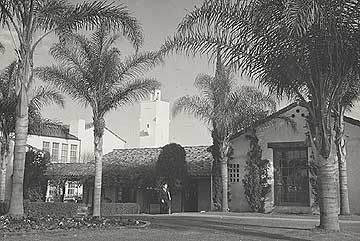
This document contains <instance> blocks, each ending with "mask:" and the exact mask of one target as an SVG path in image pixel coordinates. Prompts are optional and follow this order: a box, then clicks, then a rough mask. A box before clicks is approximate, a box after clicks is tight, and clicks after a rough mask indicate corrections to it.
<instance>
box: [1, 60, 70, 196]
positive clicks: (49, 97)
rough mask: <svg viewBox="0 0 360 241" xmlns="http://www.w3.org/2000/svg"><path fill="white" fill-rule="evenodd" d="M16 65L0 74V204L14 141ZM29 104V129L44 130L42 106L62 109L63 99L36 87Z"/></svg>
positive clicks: (51, 90) (57, 94) (50, 91)
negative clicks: (52, 105)
mask: <svg viewBox="0 0 360 241" xmlns="http://www.w3.org/2000/svg"><path fill="white" fill-rule="evenodd" d="M17 70H18V69H17V63H16V62H14V63H12V64H10V65H9V66H8V67H6V68H5V69H4V70H3V71H2V72H1V74H0V132H1V137H0V145H1V147H2V149H1V155H0V158H1V159H0V163H1V164H0V168H1V170H0V176H1V178H0V202H4V201H5V182H6V166H7V163H8V161H9V158H10V156H11V153H10V141H11V140H13V139H14V132H15V120H16V116H15V110H16V94H15V82H16V76H17V74H16V71H17ZM30 98H31V100H30V103H29V129H30V130H34V129H38V128H41V129H44V128H46V124H48V122H49V121H48V120H45V119H44V118H43V117H42V115H41V113H40V111H41V109H42V108H43V107H44V106H47V105H51V104H57V105H60V106H62V107H63V105H64V98H63V96H62V95H61V94H60V92H59V91H57V90H55V89H53V88H50V87H49V86H46V87H38V88H36V89H34V90H33V91H32V93H31V97H30Z"/></svg>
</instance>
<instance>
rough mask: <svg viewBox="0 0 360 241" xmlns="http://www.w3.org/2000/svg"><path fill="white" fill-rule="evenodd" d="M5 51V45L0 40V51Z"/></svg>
mask: <svg viewBox="0 0 360 241" xmlns="http://www.w3.org/2000/svg"><path fill="white" fill-rule="evenodd" d="M4 52H5V47H4V45H3V44H2V43H1V42H0V53H2V54H3V53H4Z"/></svg>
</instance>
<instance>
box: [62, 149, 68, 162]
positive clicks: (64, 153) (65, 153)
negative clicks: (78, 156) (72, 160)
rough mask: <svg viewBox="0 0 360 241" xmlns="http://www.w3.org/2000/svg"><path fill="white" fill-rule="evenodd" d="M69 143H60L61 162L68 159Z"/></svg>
mask: <svg viewBox="0 0 360 241" xmlns="http://www.w3.org/2000/svg"><path fill="white" fill-rule="evenodd" d="M68 149H69V145H68V144H62V145H61V162H64V163H65V162H67V161H68V152H69V150H68Z"/></svg>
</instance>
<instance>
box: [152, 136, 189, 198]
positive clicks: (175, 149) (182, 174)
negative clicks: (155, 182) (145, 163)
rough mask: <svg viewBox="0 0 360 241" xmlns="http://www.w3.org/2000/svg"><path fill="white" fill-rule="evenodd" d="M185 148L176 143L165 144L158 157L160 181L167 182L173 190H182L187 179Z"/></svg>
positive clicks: (157, 168)
mask: <svg viewBox="0 0 360 241" xmlns="http://www.w3.org/2000/svg"><path fill="white" fill-rule="evenodd" d="M185 158H186V153H185V149H184V148H183V147H182V146H181V145H179V144H176V143H170V144H168V145H165V146H164V147H163V148H162V150H161V152H160V155H159V157H158V161H157V166H156V170H157V172H158V176H159V177H160V180H159V181H160V183H161V184H162V183H167V184H168V185H169V188H170V190H171V191H172V192H177V191H181V190H182V188H183V187H184V186H185V185H184V184H185V181H186V179H187V169H186V161H185Z"/></svg>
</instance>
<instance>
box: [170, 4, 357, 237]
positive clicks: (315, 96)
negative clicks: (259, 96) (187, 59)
mask: <svg viewBox="0 0 360 241" xmlns="http://www.w3.org/2000/svg"><path fill="white" fill-rule="evenodd" d="M359 4H360V3H359V1H351V0H345V1H340V0H334V1H326V0H305V1H286V0H281V1H271V0H252V1H227V0H220V1H212V0H208V1H206V2H205V3H204V4H203V5H202V6H201V7H199V8H195V10H194V11H192V12H190V13H189V14H187V15H186V16H185V17H184V19H183V21H182V22H181V23H180V25H179V27H178V32H177V34H176V35H175V37H174V38H172V39H168V41H166V43H165V44H164V46H163V51H164V52H166V53H169V52H172V51H187V52H195V53H199V52H200V53H207V54H211V56H214V55H215V53H216V51H217V49H218V48H220V52H221V55H222V58H223V60H224V63H225V64H227V65H231V66H232V67H233V68H235V69H241V71H242V72H243V73H246V74H248V75H249V76H251V77H252V78H253V79H255V80H258V81H259V82H260V83H262V84H264V85H266V86H268V87H269V89H270V90H271V91H273V92H275V93H277V94H278V95H279V96H285V95H287V96H288V97H291V98H297V99H298V100H300V101H302V102H303V103H304V105H305V106H306V107H307V109H308V111H309V115H310V118H309V126H310V134H311V140H312V144H313V146H314V150H315V156H316V160H317V161H318V162H319V163H320V164H321V165H320V166H321V168H320V171H319V173H320V174H319V175H320V190H321V191H320V214H321V215H320V228H323V229H326V230H339V222H338V215H337V191H336V180H335V172H336V161H335V159H334V150H333V148H332V143H333V136H332V133H331V129H332V128H331V126H330V119H331V111H332V109H333V107H334V103H336V102H338V101H339V100H340V99H341V97H342V96H343V95H344V90H345V89H346V88H343V85H346V83H347V81H346V79H347V76H348V75H349V74H353V75H354V76H356V78H357V79H358V76H359V47H360V46H359V44H357V39H358V38H359V37H360V36H359V34H360V32H359V23H360V19H359V18H360V8H359Z"/></svg>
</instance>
